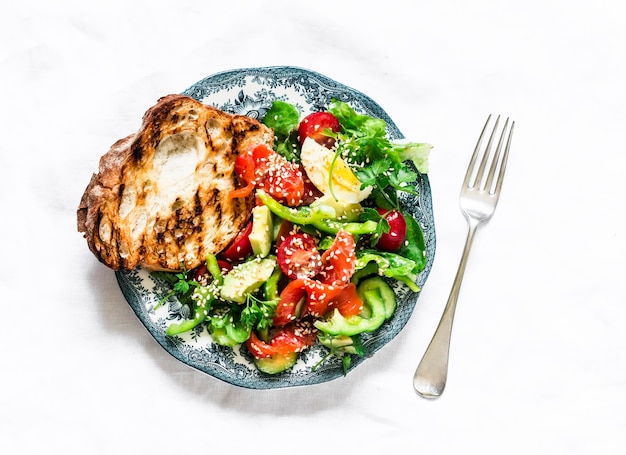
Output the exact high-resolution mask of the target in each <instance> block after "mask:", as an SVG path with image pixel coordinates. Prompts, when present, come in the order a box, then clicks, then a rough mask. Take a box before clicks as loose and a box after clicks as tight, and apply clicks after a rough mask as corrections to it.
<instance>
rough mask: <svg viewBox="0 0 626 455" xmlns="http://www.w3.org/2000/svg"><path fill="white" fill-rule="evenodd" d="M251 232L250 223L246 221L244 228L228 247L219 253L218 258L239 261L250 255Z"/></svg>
mask: <svg viewBox="0 0 626 455" xmlns="http://www.w3.org/2000/svg"><path fill="white" fill-rule="evenodd" d="M251 232H252V221H248V224H246V227H245V228H244V229H243V230H242V231H241V232H240V233H239V234H238V235H237V237H235V240H233V241H232V242H231V243H230V245H229V246H227V247H226V248H225V249H224V251H222V252H221V253H220V256H221V257H222V258H223V259H225V260H227V261H229V262H237V261H241V260H243V259H245V258H247V257H248V256H250V255H251V254H252V244H250V233H251Z"/></svg>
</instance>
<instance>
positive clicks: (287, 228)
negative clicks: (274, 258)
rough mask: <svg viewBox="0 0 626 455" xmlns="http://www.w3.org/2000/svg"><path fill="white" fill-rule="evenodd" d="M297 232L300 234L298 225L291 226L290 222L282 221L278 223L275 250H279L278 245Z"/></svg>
mask: <svg viewBox="0 0 626 455" xmlns="http://www.w3.org/2000/svg"><path fill="white" fill-rule="evenodd" d="M298 232H300V228H299V227H298V225H296V224H293V223H292V222H291V221H288V220H283V221H282V222H281V223H280V227H279V228H278V234H277V235H276V248H280V244H281V243H283V242H284V241H285V239H286V238H287V237H289V236H290V235H291V234H297V233H298Z"/></svg>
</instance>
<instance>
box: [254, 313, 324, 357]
mask: <svg viewBox="0 0 626 455" xmlns="http://www.w3.org/2000/svg"><path fill="white" fill-rule="evenodd" d="M316 339H317V330H316V329H315V327H313V325H312V324H311V323H310V322H308V321H296V322H292V323H290V324H287V325H285V326H284V327H281V328H280V329H277V330H276V331H275V333H273V334H271V336H270V339H269V341H268V342H264V341H262V340H260V339H259V337H258V336H257V335H256V334H255V333H254V331H253V332H252V333H251V334H250V338H249V339H248V340H247V341H246V347H247V348H248V350H249V351H250V353H251V354H252V355H253V356H255V357H256V358H259V359H262V358H267V357H271V356H273V355H276V354H288V353H290V352H301V351H303V350H304V349H306V348H308V347H309V346H312V345H313V343H315V340H316Z"/></svg>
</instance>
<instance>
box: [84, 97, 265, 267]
mask: <svg viewBox="0 0 626 455" xmlns="http://www.w3.org/2000/svg"><path fill="white" fill-rule="evenodd" d="M272 141H273V132H272V131H271V130H270V129H268V128H267V127H265V126H264V125H262V124H261V123H259V122H258V121H256V120H254V119H251V118H248V117H244V116H237V115H230V114H227V113H224V112H222V111H219V110H217V109H214V108H212V107H209V106H205V105H203V104H201V103H199V102H197V101H195V100H193V99H191V98H188V97H184V96H181V95H170V96H167V97H165V98H162V99H161V100H159V102H158V103H157V104H156V105H155V106H154V107H152V108H151V109H150V110H148V112H146V114H145V115H144V119H143V123H142V127H141V129H140V130H139V131H138V132H137V133H136V134H134V135H131V136H129V137H127V138H125V139H122V140H120V141H118V142H116V143H115V144H114V145H113V146H112V147H111V150H110V151H109V152H108V153H107V154H105V155H104V156H103V157H102V159H101V161H100V168H99V172H98V174H95V175H94V176H93V177H92V179H91V182H90V183H89V185H88V187H87V189H86V191H85V194H84V195H83V198H82V200H81V203H80V206H79V209H78V230H79V231H80V232H84V233H85V237H86V239H87V242H88V244H89V247H90V249H91V250H92V252H93V253H94V254H95V255H96V256H97V257H98V258H99V259H100V260H101V261H102V262H103V263H105V264H106V265H107V266H109V267H111V268H113V269H127V270H130V269H134V268H135V267H137V266H143V267H145V268H148V269H154V270H178V269H180V266H181V264H184V266H185V267H186V268H187V269H191V268H194V267H196V266H198V265H200V264H201V263H203V262H204V260H205V258H206V255H207V254H208V253H218V252H219V251H221V250H222V249H224V248H225V247H226V246H227V245H228V244H229V243H230V242H231V241H232V239H233V238H234V237H235V236H236V235H237V233H238V232H239V231H240V230H241V229H242V228H243V227H244V226H245V223H246V222H247V221H248V219H249V217H250V214H251V211H252V208H253V206H254V197H253V196H251V197H248V198H238V199H230V198H229V197H228V194H229V192H230V191H231V190H233V189H235V188H237V187H238V186H239V182H238V181H237V177H236V175H235V170H234V163H235V158H236V157H237V155H238V153H239V152H241V151H244V150H246V149H247V148H248V147H250V146H253V145H257V144H260V143H264V144H268V145H269V146H271V144H272Z"/></svg>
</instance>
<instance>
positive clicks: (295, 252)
mask: <svg viewBox="0 0 626 455" xmlns="http://www.w3.org/2000/svg"><path fill="white" fill-rule="evenodd" d="M276 256H277V259H278V265H279V267H280V269H281V270H282V272H283V273H284V274H285V275H287V277H288V278H290V279H292V280H295V279H298V278H313V277H314V276H316V275H317V274H318V273H319V272H320V271H321V270H322V256H321V255H320V253H319V251H318V250H317V244H316V243H315V239H314V238H313V237H311V236H310V235H309V234H305V233H297V234H291V235H289V236H287V238H285V239H284V241H282V242H281V244H280V246H279V247H278V251H277V254H276Z"/></svg>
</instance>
